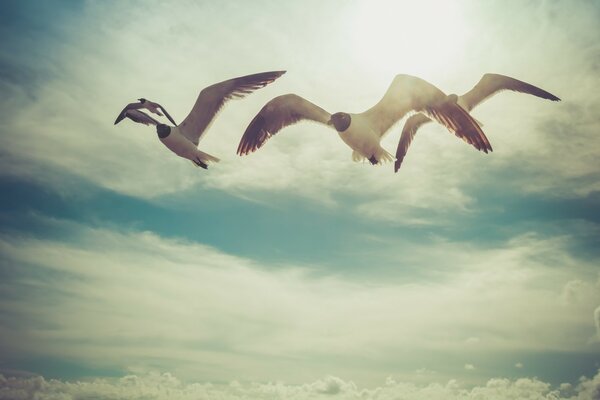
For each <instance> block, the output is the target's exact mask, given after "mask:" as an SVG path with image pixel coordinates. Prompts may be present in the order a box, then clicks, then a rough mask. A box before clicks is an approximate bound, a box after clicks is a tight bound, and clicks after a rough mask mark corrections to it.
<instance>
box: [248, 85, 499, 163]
mask: <svg viewBox="0 0 600 400" xmlns="http://www.w3.org/2000/svg"><path fill="white" fill-rule="evenodd" d="M410 111H417V112H422V113H425V114H426V115H427V116H429V117H431V118H433V119H435V120H436V121H437V122H439V123H440V124H442V125H444V126H445V127H446V128H448V130H450V131H451V132H453V133H454V134H456V135H457V136H459V137H461V138H463V139H464V140H466V141H467V142H469V143H471V144H473V146H475V147H476V148H477V149H479V150H482V151H484V152H486V153H487V152H488V151H492V146H490V143H489V141H488V140H487V138H486V137H485V134H484V133H483V131H482V130H481V128H480V127H479V125H478V124H477V123H476V122H475V121H474V120H473V118H472V117H471V116H470V115H469V113H467V112H466V111H465V110H464V109H462V108H461V107H460V106H458V105H457V104H456V98H451V97H449V96H446V95H445V94H444V93H443V92H442V91H441V90H439V89H438V88H437V87H435V86H433V85H432V84H431V83H429V82H426V81H424V80H423V79H420V78H417V77H414V76H410V75H397V76H396V77H395V78H394V79H393V81H392V83H391V85H390V86H389V88H388V90H387V92H386V93H385V95H384V96H383V98H382V99H381V100H380V101H379V102H378V103H377V104H375V105H374V106H373V107H372V108H370V109H368V110H367V111H365V112H363V113H360V114H350V113H345V112H337V113H335V114H330V113H329V112H327V111H325V110H324V109H322V108H321V107H319V106H317V105H315V104H313V103H311V102H310V101H308V100H305V99H304V98H302V97H300V96H298V95H296V94H286V95H283V96H279V97H275V98H274V99H272V100H271V101H269V102H268V103H267V104H266V105H265V106H264V107H263V108H262V109H261V110H260V112H259V113H258V114H257V115H256V116H255V117H254V119H253V120H252V122H250V125H249V126H248V128H247V129H246V131H245V132H244V135H243V136H242V139H241V141H240V144H239V146H238V149H237V153H238V154H239V155H245V154H249V153H251V152H253V151H255V150H257V149H259V148H260V147H262V145H263V144H264V143H265V142H266V141H267V139H269V138H270V137H271V136H273V135H275V134H276V133H277V132H279V131H280V130H281V129H283V128H284V127H286V126H288V125H291V124H294V123H296V122H299V121H301V120H312V121H315V122H319V123H321V124H325V125H329V126H333V127H334V128H335V130H336V131H337V132H338V134H339V136H340V138H341V139H342V140H343V141H344V142H345V143H346V144H347V145H348V146H350V148H352V150H353V153H352V159H353V160H354V161H362V160H365V159H366V160H368V161H369V162H370V163H371V164H373V165H375V164H379V163H381V162H385V161H392V160H394V157H393V156H392V155H391V154H390V153H388V152H387V151H386V150H385V149H383V148H382V147H381V145H380V141H381V139H382V137H383V136H384V135H385V133H386V132H387V131H388V130H389V129H390V128H391V127H392V126H393V125H394V124H395V123H396V122H398V121H399V120H400V119H401V118H402V117H403V116H404V115H406V114H407V113H408V112H410Z"/></svg>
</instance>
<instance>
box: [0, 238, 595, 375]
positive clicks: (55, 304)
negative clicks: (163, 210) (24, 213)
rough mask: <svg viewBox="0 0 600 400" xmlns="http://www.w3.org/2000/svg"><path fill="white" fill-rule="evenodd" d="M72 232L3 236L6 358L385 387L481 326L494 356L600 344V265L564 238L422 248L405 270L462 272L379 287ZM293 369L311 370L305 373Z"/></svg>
mask: <svg viewBox="0 0 600 400" xmlns="http://www.w3.org/2000/svg"><path fill="white" fill-rule="evenodd" d="M73 229H74V237H77V241H76V242H74V243H64V242H58V241H51V240H36V239H26V238H14V237H3V238H1V240H0V253H1V254H2V255H3V258H4V259H5V260H7V263H8V264H7V265H12V266H14V267H15V268H17V267H18V268H17V270H18V271H20V272H19V274H18V278H14V281H11V282H10V283H8V282H7V283H6V284H7V285H10V287H11V288H13V289H11V290H12V291H15V290H16V292H15V293H16V294H15V296H13V297H10V298H7V299H6V301H3V304H2V305H1V306H0V307H1V308H0V310H2V312H3V314H4V315H6V316H7V317H8V318H9V320H11V321H12V322H11V324H2V325H0V328H1V329H0V339H1V340H0V343H1V344H2V347H3V348H2V351H3V352H4V354H6V355H7V356H8V355H11V356H12V357H18V355H19V354H22V353H26V354H29V355H31V356H40V357H53V356H60V357H61V358H65V357H66V358H68V359H71V360H74V361H77V362H80V363H84V364H89V365H92V366H108V367H113V368H127V367H130V368H142V370H143V369H144V368H145V366H148V365H155V364H156V363H158V364H159V365H160V366H161V368H164V369H168V370H171V371H173V372H175V373H177V374H180V375H182V376H185V377H186V378H187V377H190V376H204V377H206V379H216V380H223V379H228V377H231V376H238V375H240V374H245V375H243V378H244V379H252V380H267V379H273V377H276V379H304V378H306V379H313V378H314V377H315V374H317V375H321V376H322V375H325V374H328V373H331V372H333V373H336V374H341V373H343V374H345V375H346V376H350V377H351V378H352V379H355V378H357V379H362V380H365V381H372V380H373V379H375V378H376V377H377V376H379V374H380V373H381V371H380V370H379V368H380V367H381V365H385V363H389V362H392V361H393V360H396V359H398V358H402V359H403V362H404V363H406V365H407V368H406V369H405V370H406V371H414V370H415V368H418V367H421V366H422V362H421V360H420V355H421V354H423V353H422V352H427V353H428V354H440V355H443V354H444V352H447V351H467V350H468V349H472V348H473V343H472V342H473V341H472V340H471V341H469V340H467V341H465V337H475V336H470V335H477V336H476V337H477V338H480V341H479V342H477V348H478V351H480V352H486V353H490V354H494V353H495V352H503V353H506V352H507V351H517V350H518V351H525V350H529V351H535V350H544V351H548V350H549V349H553V350H555V351H577V352H585V351H595V350H594V349H595V347H593V346H595V344H593V343H588V338H589V336H590V334H591V332H592V331H593V329H594V327H593V325H592V322H591V321H590V314H589V310H590V309H593V307H594V306H595V305H596V304H598V302H600V296H598V295H596V296H595V297H590V298H589V299H587V300H586V302H584V303H580V304H577V305H572V306H571V307H569V308H565V307H563V306H562V303H561V291H562V287H563V286H562V282H564V281H565V280H566V279H565V274H567V273H568V274H569V276H573V275H574V274H576V273H577V271H580V273H581V274H583V275H584V274H585V271H588V270H590V269H592V270H593V268H594V266H591V265H590V266H588V265H585V264H582V263H581V262H578V261H575V260H572V259H569V258H568V257H566V256H565V254H566V250H565V249H566V246H567V244H568V242H566V241H565V239H564V238H562V239H560V240H546V239H541V238H538V237H535V236H529V237H518V238H515V239H514V240H513V241H511V242H508V243H507V244H506V245H505V246H503V247H501V248H497V249H493V250H484V249H474V248H470V247H465V246H464V245H461V244H456V243H454V244H453V243H439V244H437V245H436V246H429V245H427V246H423V247H422V248H418V247H413V248H412V251H413V253H410V254H409V255H408V258H406V259H398V263H399V265H403V264H406V265H410V263H411V258H410V257H411V256H415V255H421V256H422V258H424V260H425V261H424V262H425V263H427V262H432V263H435V265H437V267H438V268H447V269H448V272H449V273H448V275H447V276H446V277H441V279H439V280H438V281H437V282H428V283H419V282H406V281H395V280H394V279H388V280H386V281H385V282H379V283H377V282H372V281H371V282H367V283H365V282H362V281H358V280H348V279H346V278H342V277H337V276H327V275H325V276H323V275H319V276H314V275H313V274H311V272H310V271H309V270H307V269H304V268H298V267H294V266H293V265H290V266H285V265H279V264H278V265H270V264H268V263H267V264H263V265H259V264H257V263H256V262H255V261H252V260H249V259H245V258H241V257H235V256H231V255H228V254H225V253H222V252H220V251H218V250H216V249H214V248H211V247H208V246H204V245H198V244H193V243H187V242H183V241H177V240H168V239H164V238H160V237H158V236H156V235H154V234H152V233H148V232H138V233H136V232H133V233H120V232H114V231H109V230H103V229H85V228H81V227H74V228H73ZM427 253H430V254H429V257H430V258H427ZM407 254H408V253H407ZM440 260H441V261H440ZM556 265H561V266H562V268H556ZM310 268H311V269H313V270H314V269H316V270H323V268H324V267H323V266H319V265H312V266H310ZM567 271H568V272H567ZM11 293H12V292H11ZM432 294H435V295H432ZM340 357H341V358H342V359H344V360H348V362H343V363H340V362H339V360H340ZM365 357H368V359H369V360H370V361H369V363H368V365H365V366H364V367H358V366H359V365H362V363H359V362H358V361H359V360H364V358H365ZM157 360H160V361H157ZM336 360H337V361H336ZM352 360H354V361H355V362H354V361H352ZM351 361H352V362H351ZM292 365H295V366H298V365H304V366H306V368H305V369H303V371H305V372H303V373H302V374H304V375H302V376H296V375H295V374H297V373H299V372H298V368H290V367H291V366H292ZM333 366H335V367H333ZM432 366H433V367H434V368H436V365H432ZM331 368H336V370H334V371H331ZM327 369H330V372H327ZM337 369H340V371H338V370H337ZM292 371H293V372H292ZM290 374H294V376H293V377H292V376H291V375H290ZM441 379H443V377H442V378H441Z"/></svg>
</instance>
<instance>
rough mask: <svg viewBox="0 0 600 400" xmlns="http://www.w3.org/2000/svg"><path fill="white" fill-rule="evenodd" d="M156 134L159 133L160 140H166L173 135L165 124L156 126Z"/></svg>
mask: <svg viewBox="0 0 600 400" xmlns="http://www.w3.org/2000/svg"><path fill="white" fill-rule="evenodd" d="M156 133H158V137H159V138H161V139H164V138H166V137H167V136H169V134H170V133H171V127H170V126H169V125H165V124H158V125H156Z"/></svg>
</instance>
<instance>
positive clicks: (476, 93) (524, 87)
mask: <svg viewBox="0 0 600 400" xmlns="http://www.w3.org/2000/svg"><path fill="white" fill-rule="evenodd" d="M503 90H511V91H513V92H519V93H528V94H531V95H534V96H536V97H541V98H542V99H548V100H552V101H560V99H559V98H558V97H556V96H555V95H553V94H552V93H548V92H546V91H545V90H542V89H540V88H539V87H537V86H533V85H530V84H529V83H526V82H523V81H520V80H518V79H514V78H511V77H509V76H504V75H499V74H485V75H483V77H482V78H481V80H480V81H479V82H478V83H477V84H476V85H475V86H474V87H473V89H471V90H469V91H468V92H467V93H465V94H463V95H462V96H456V95H455V94H453V95H450V96H452V97H456V98H457V100H456V102H457V104H458V105H459V106H461V107H462V108H464V109H465V110H467V111H469V112H470V111H471V110H472V109H473V108H475V107H476V106H477V105H479V104H480V103H482V102H484V101H485V100H487V99H489V98H490V97H492V96H493V95H495V94H496V93H498V92H500V91H503ZM430 121H431V119H429V118H428V117H427V116H425V115H422V114H418V115H413V116H411V117H410V118H408V119H407V120H406V123H405V124H404V128H402V135H401V136H400V142H398V149H397V150H396V162H395V164H394V171H396V172H398V170H399V169H400V165H401V164H402V160H403V159H404V156H406V152H407V151H408V147H409V146H410V143H411V142H412V140H413V139H414V137H415V135H416V133H417V130H418V129H419V128H420V127H421V125H423V124H426V123H428V122H430Z"/></svg>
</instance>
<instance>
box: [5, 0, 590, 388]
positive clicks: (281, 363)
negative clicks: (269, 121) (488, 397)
mask: <svg viewBox="0 0 600 400" xmlns="http://www.w3.org/2000/svg"><path fill="white" fill-rule="evenodd" d="M4 8H5V9H4V11H3V14H2V15H1V16H0V22H1V24H0V33H1V34H2V36H3V37H4V38H8V40H5V41H4V43H3V44H2V46H1V47H0V91H1V92H2V93H3V94H4V96H2V99H0V104H1V108H0V113H1V116H2V118H1V120H2V122H1V123H0V135H2V143H3V146H2V148H1V149H0V163H1V165H0V167H1V168H0V188H1V192H2V193H3V195H2V196H1V198H0V276H2V279H1V280H0V299H1V301H0V304H1V306H0V354H1V355H2V357H0V373H1V374H2V375H3V376H4V378H2V379H0V386H4V387H6V388H9V389H10V388H15V387H29V386H28V385H35V380H36V379H46V380H48V379H56V380H54V381H51V383H49V384H48V385H49V386H45V387H46V389H47V390H48V392H47V393H46V394H48V393H50V392H51V390H54V391H58V392H61V393H62V392H64V393H69V394H71V395H72V396H75V395H76V394H79V395H81V394H82V393H83V394H86V395H91V394H94V395H97V396H105V395H106V396H107V394H106V393H108V392H106V391H107V390H112V392H111V393H119V394H118V395H117V394H115V395H114V397H115V398H130V397H134V396H133V395H132V392H130V390H131V382H132V379H134V378H132V377H133V376H135V379H137V380H139V381H136V382H138V383H137V385H138V386H140V385H142V386H144V387H146V388H147V390H148V393H154V394H155V395H156V396H157V397H158V398H161V396H165V393H164V391H165V390H167V389H168V390H171V391H172V392H173V391H175V392H177V393H179V394H178V396H179V397H180V398H187V397H186V396H188V395H189V396H193V395H194V393H196V394H198V393H200V392H195V391H196V390H200V389H199V388H200V387H202V388H203V389H202V390H209V389H207V386H203V385H207V384H208V383H209V382H212V383H213V384H215V385H217V386H215V387H214V388H212V389H210V390H215V391H216V392H215V393H217V392H218V394H219V395H221V396H223V397H224V398H236V396H238V397H239V396H242V395H243V394H245V395H252V396H254V397H255V398H259V397H260V396H265V398H268V393H271V394H272V393H273V390H275V389H273V387H271V386H268V385H267V383H268V382H281V384H280V385H282V386H280V387H279V386H278V388H277V390H278V391H281V390H283V391H285V393H287V394H286V396H288V397H290V398H292V397H295V398H315V397H316V398H318V396H321V395H322V396H326V395H327V394H328V393H329V394H334V395H339V396H343V397H344V396H345V397H346V398H352V396H355V397H358V396H359V395H360V393H361V392H360V391H361V390H367V389H368V390H372V392H369V394H368V395H369V396H371V397H373V398H376V396H377V394H376V393H380V395H381V396H382V397H381V398H386V397H385V396H389V397H393V396H396V397H397V396H400V395H405V396H408V393H410V395H411V396H413V397H414V398H432V397H430V394H431V393H434V392H435V393H437V394H436V395H439V396H441V397H440V398H450V397H449V396H455V398H463V397H460V396H463V395H464V396H468V395H473V396H474V395H475V394H476V393H478V391H482V392H485V391H486V390H492V389H493V388H497V387H500V388H501V389H498V390H497V391H496V392H494V393H496V395H497V396H498V398H511V396H513V398H514V396H515V393H516V392H514V391H515V390H517V388H521V389H522V390H526V391H530V392H527V393H535V394H536V395H540V396H550V393H551V392H552V391H553V390H555V391H556V390H557V391H558V392H556V393H557V396H561V398H570V397H572V396H578V395H579V396H580V398H586V397H585V396H588V395H589V396H593V394H592V393H593V391H594V390H596V389H595V388H596V387H597V386H596V385H600V383H599V382H600V375H599V374H598V370H599V368H600V344H599V339H600V337H599V335H600V332H599V330H600V320H599V319H600V311H598V310H599V307H600V280H599V274H598V272H599V270H598V261H599V250H598V249H600V246H599V244H600V243H599V235H598V232H599V225H598V224H599V215H600V213H599V208H600V197H599V194H598V193H599V190H600V181H599V179H598V176H599V174H598V173H599V172H600V171H599V166H598V163H597V160H598V156H599V155H600V140H598V138H597V132H598V129H599V128H600V120H599V118H598V116H597V112H596V110H597V109H598V106H600V96H599V95H598V93H596V91H595V89H594V88H595V87H597V86H598V84H600V82H599V81H600V74H599V73H598V68H599V65H600V64H599V63H600V55H599V53H598V46H597V42H598V38H599V37H600V30H599V28H598V27H597V24H596V22H597V20H598V17H599V16H600V9H599V8H598V6H597V5H596V4H595V3H593V2H585V1H580V2H568V3H567V2H560V1H546V2H521V1H509V2H485V3H480V2H475V1H468V0H464V1H452V2H438V1H428V2H424V3H419V4H413V3H411V2H405V3H403V2H341V1H327V2H316V1H314V2H313V1H308V2H302V3H300V2H297V3H287V4H285V5H282V4H278V3H277V2H271V1H260V2H252V3H251V4H250V3H245V2H234V1H230V2H221V3H219V4H216V3H208V2H205V3H202V2H200V3H180V2H178V3H166V2H156V3H147V2H144V3H141V2H140V3H138V2H126V3H123V2H55V3H47V4H46V3H43V4H38V3H37V2H16V1H15V2H8V3H7V4H5V7H4ZM432 10H435V11H432ZM278 69H287V70H288V73H287V74H286V75H284V76H283V77H282V78H281V79H279V80H278V81H276V82H275V83H273V84H271V85H269V86H268V87H266V88H264V89H261V90H260V91H257V92H256V93H254V94H252V95H251V96H249V97H248V98H247V99H245V100H243V101H236V102H231V103H229V104H228V105H227V107H226V108H225V109H224V110H223V111H222V112H221V114H220V115H219V118H218V119H217V120H216V121H215V123H214V125H213V126H212V127H211V130H210V132H209V133H208V134H207V135H206V137H205V139H203V141H202V142H201V148H202V149H203V150H205V151H207V152H208V153H210V154H215V155H216V156H218V157H219V158H221V159H222V161H221V163H219V164H217V165H215V166H212V167H211V168H209V170H208V171H204V170H199V169H196V168H193V167H192V166H191V165H190V164H189V162H185V161H183V160H181V159H178V158H177V157H175V156H174V155H173V154H170V153H169V152H168V150H166V149H165V148H164V147H162V144H161V143H160V142H158V140H157V139H156V136H155V133H154V131H153V130H152V129H150V128H147V127H144V126H136V125H135V124H133V123H130V121H125V122H124V123H122V124H120V125H118V126H113V125H112V121H114V118H115V116H116V114H117V113H118V111H119V110H120V109H121V107H122V106H123V105H124V104H126V103H127V102H130V101H133V100H134V99H137V98H139V97H142V96H143V97H147V98H149V99H152V100H155V101H159V102H160V103H161V104H163V105H164V106H165V107H166V108H167V109H168V110H169V112H170V113H171V114H172V115H173V116H174V117H175V119H176V120H181V119H182V118H183V117H184V116H185V114H186V113H187V112H188V110H189V108H190V107H191V104H192V103H193V101H194V100H195V97H196V96H197V94H198V92H199V90H200V89H201V88H203V87H205V86H207V85H209V84H211V83H214V82H217V81H220V80H224V79H227V78H230V77H233V76H239V75H244V74H248V73H253V72H259V71H267V70H278ZM486 72H497V73H503V74H506V75H510V76H514V77H516V78H518V79H522V80H525V81H528V82H531V83H532V84H535V85H539V86H540V87H542V88H544V89H546V90H548V91H550V92H552V93H554V94H556V95H558V96H559V97H561V98H562V99H563V101H562V102H560V103H551V102H546V101H542V100H539V99H535V98H532V97H529V96H524V95H517V94H511V93H503V94H501V95H499V96H497V97H494V98H493V99H491V100H489V101H488V102H486V103H484V104H483V105H482V106H481V107H480V108H477V109H476V110H475V111H474V112H473V114H474V115H475V117H476V118H477V119H478V120H480V121H482V122H483V123H484V130H485V132H486V134H487V136H488V137H489V138H490V141H491V142H492V145H493V146H494V153H492V154H489V155H484V154H480V153H477V152H476V151H474V150H473V149H472V148H469V147H468V146H466V145H464V143H462V142H461V141H458V140H456V138H454V137H452V136H451V135H448V134H446V133H445V132H444V130H443V129H442V128H440V127H437V126H434V125H431V126H427V127H423V128H422V130H421V131H419V134H418V135H417V137H416V139H415V141H414V143H413V145H412V146H411V149H410V151H409V153H408V155H407V157H406V159H405V162H404V164H403V167H402V169H401V170H400V172H399V173H398V174H394V173H393V169H392V167H391V166H389V165H388V166H383V167H372V166H370V165H366V164H359V163H353V162H352V161H351V157H350V153H351V151H350V150H349V149H348V148H347V147H346V146H345V145H344V144H343V143H342V142H341V141H340V140H339V139H338V138H337V137H336V136H335V135H334V134H332V132H330V131H329V130H328V129H327V128H325V127H320V126H317V125H314V124H310V123H305V124H298V125H296V126H293V127H290V128H287V129H286V130H284V131H282V132H281V133H280V134H278V135H277V137H275V138H273V139H271V140H270V141H269V143H268V144H267V145H266V146H265V147H264V148H263V149H261V150H260V151H259V152H257V153H256V154H252V155H251V156H249V157H245V158H240V157H238V156H236V155H235V149H236V147H237V143H238V141H239V138H240V136H241V134H242V132H243V130H244V129H245V127H246V125H247V123H248V121H250V120H251V118H252V117H253V116H254V115H255V114H256V112H257V111H258V110H259V109H260V107H262V105H263V104H264V103H265V102H266V101H268V100H269V99H270V98H272V97H274V96H276V95H280V94H283V93H289V92H294V93H297V94H299V95H302V96H304V97H306V98H307V99H309V100H311V101H314V102H316V103H318V104H320V105H322V106H323V107H325V108H326V109H328V110H329V111H339V110H348V111H361V110H364V109H366V108H367V107H369V106H370V105H371V104H373V103H374V102H375V101H377V100H378V99H379V97H380V96H381V94H382V93H383V91H384V90H385V89H386V87H387V85H388V84H389V82H390V81H391V79H392V77H393V76H394V74H395V73H410V74H415V75H419V76H421V77H423V78H425V79H427V80H429V81H431V82H432V83H434V84H436V85H438V86H439V87H440V88H441V89H443V90H445V91H446V92H448V93H454V92H456V93H458V94H461V93H462V92H464V91H466V90H468V89H469V88H470V87H471V86H472V85H473V84H474V83H476V82H477V81H478V80H479V78H480V77H481V75H482V74H483V73H486ZM401 126H402V123H400V124H399V125H398V126H397V127H395V128H394V129H393V130H392V131H391V132H390V134H389V135H388V136H387V137H386V138H385V139H384V142H383V145H384V147H386V148H387V149H388V150H389V151H393V149H394V148H395V145H396V143H397V140H398V138H399V133H400V130H401V128H400V127H401ZM582 376H585V378H582V379H580V378H581V377H582ZM39 377H43V378H39ZM7 379H8V380H7ZM11 379H12V380H11ZM503 379H504V380H503ZM75 381H78V382H79V383H77V385H75V386H73V385H72V386H69V385H67V384H66V382H75ZM47 382H50V381H47ZM232 382H235V384H233V383H232ZM519 382H520V383H519ZM194 384H195V385H196V386H194ZM561 384H562V386H561ZM19 385H21V386H19ZM190 385H191V386H190ZM219 385H221V386H219ZM232 385H233V386H232ZM236 385H239V386H236ZM253 385H254V386H253ZM261 385H262V386H261ZM265 385H266V386H265ZM363 388H364V389H363ZM523 388H525V389H523ZM46 389H44V390H46ZM521 389H519V390H521ZM7 390H8V389H7ZM378 390H379V391H378ZM461 390H466V391H467V392H461ZM494 390H496V389H494ZM6 393H9V392H6ZM202 393H205V392H202ZM278 393H280V394H281V392H278ZM381 393H384V394H381ZM461 393H462V394H461ZM523 393H525V392H520V396H522V395H523ZM214 395H216V394H214ZM119 396H121V397H119ZM303 396H304V397H303ZM311 396H313V397H311ZM465 398H468V397H465ZM590 398H591V397H590Z"/></svg>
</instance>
